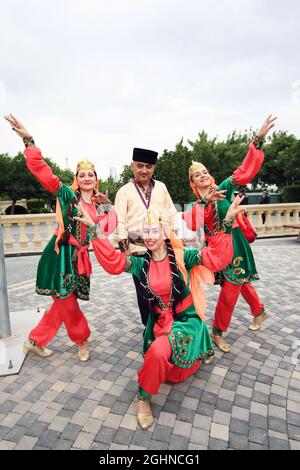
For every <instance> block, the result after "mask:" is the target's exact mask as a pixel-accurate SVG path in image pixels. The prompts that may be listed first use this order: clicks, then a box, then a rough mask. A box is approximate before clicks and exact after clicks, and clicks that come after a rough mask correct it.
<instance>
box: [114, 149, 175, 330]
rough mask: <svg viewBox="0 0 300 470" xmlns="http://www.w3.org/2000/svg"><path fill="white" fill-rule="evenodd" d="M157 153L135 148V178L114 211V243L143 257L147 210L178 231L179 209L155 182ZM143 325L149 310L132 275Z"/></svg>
mask: <svg viewBox="0 0 300 470" xmlns="http://www.w3.org/2000/svg"><path fill="white" fill-rule="evenodd" d="M157 156H158V153H157V152H154V151H152V150H146V149H141V148H134V149H133V157H132V163H131V170H132V173H133V179H132V180H131V181H130V182H129V183H127V184H125V185H124V186H122V188H120V189H119V191H118V192H117V194H116V199H115V210H116V212H117V215H118V227H117V230H116V232H115V241H116V242H117V243H118V244H119V247H120V249H121V250H122V251H129V252H130V253H131V255H133V256H143V255H144V254H145V253H146V251H147V250H146V248H145V245H144V242H143V239H142V221H143V220H144V218H145V216H146V214H147V211H148V210H151V209H152V210H153V209H154V210H155V209H156V210H158V209H159V211H160V213H161V214H162V216H163V219H164V221H165V222H166V223H167V224H168V225H169V226H170V228H171V229H172V230H175V229H176V214H177V211H176V208H175V206H174V204H173V202H172V199H171V197H170V195H169V193H168V190H167V188H166V186H165V184H164V183H161V182H160V181H156V180H154V179H153V173H154V170H155V164H156V160H157ZM133 280H134V283H135V287H136V291H137V299H138V304H139V309H140V313H141V319H142V323H143V324H144V325H146V324H147V320H148V315H149V307H148V303H147V302H146V301H145V300H144V298H143V296H142V294H141V287H140V282H139V280H138V279H137V278H136V277H135V276H133Z"/></svg>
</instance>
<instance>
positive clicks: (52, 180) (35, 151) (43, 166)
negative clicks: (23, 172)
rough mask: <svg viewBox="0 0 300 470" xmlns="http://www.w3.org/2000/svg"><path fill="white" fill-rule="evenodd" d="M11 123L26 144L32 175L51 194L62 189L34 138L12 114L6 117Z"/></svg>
mask: <svg viewBox="0 0 300 470" xmlns="http://www.w3.org/2000/svg"><path fill="white" fill-rule="evenodd" d="M5 119H6V120H7V121H8V122H9V123H10V125H11V127H12V129H13V131H15V132H16V134H18V136H19V137H21V139H22V140H23V142H24V144H25V147H26V148H25V151H24V154H25V156H26V165H27V168H28V169H29V171H30V173H32V174H33V176H35V178H36V179H37V180H38V181H39V182H40V183H41V185H42V186H43V187H44V188H45V189H46V190H47V191H50V192H52V193H53V192H55V191H57V189H58V188H59V187H60V184H61V183H60V179H59V178H58V176H56V175H54V174H53V172H52V170H51V168H50V166H49V165H48V164H47V163H46V162H45V161H44V160H43V157H42V154H41V151H40V149H39V148H37V147H36V146H35V143H34V140H33V137H32V136H31V134H30V133H29V132H28V131H27V130H26V128H25V127H24V125H23V124H22V123H21V122H20V121H19V120H18V119H17V118H16V117H15V116H13V115H12V114H9V115H7V116H5Z"/></svg>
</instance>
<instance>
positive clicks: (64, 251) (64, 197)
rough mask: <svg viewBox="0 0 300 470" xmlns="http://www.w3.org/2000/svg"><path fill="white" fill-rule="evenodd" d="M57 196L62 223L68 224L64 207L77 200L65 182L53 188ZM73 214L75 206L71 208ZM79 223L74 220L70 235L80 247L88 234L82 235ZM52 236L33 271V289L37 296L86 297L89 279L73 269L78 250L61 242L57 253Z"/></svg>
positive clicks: (87, 243)
mask: <svg viewBox="0 0 300 470" xmlns="http://www.w3.org/2000/svg"><path fill="white" fill-rule="evenodd" d="M56 196H57V198H58V199H59V202H60V206H61V211H62V216H63V220H64V226H65V227H68V225H69V217H68V209H69V206H70V204H71V201H72V200H73V202H75V201H76V200H77V198H76V195H75V193H74V191H73V190H72V189H71V188H70V187H69V186H67V185H66V184H61V186H60V188H59V189H58V190H57V191H56ZM73 215H75V216H76V215H77V209H76V208H74V209H73ZM81 226H82V224H81V222H75V224H74V225H73V227H72V229H71V232H70V233H71V234H72V235H73V236H74V237H75V238H76V240H77V241H78V242H79V244H80V245H81V246H86V245H89V238H88V234H86V235H85V236H83V237H82V233H81ZM55 242H56V235H53V237H52V238H51V240H50V241H49V243H48V245H47V246H46V247H45V249H44V251H43V253H42V256H41V258H40V261H39V264H38V270H37V281H36V292H37V293H38V294H40V295H51V296H55V297H56V298H57V299H65V298H67V297H68V296H69V295H71V294H73V293H75V294H76V296H77V297H78V298H79V299H81V300H88V299H89V292H90V279H89V277H87V276H85V275H79V274H78V270H77V261H78V250H77V248H76V247H75V246H74V245H71V244H61V245H60V247H59V254H58V255H57V254H56V252H55Z"/></svg>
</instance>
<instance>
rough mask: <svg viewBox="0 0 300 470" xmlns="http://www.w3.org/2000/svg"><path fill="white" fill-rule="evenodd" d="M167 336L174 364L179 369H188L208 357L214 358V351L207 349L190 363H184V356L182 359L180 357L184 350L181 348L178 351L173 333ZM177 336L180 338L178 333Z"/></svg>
mask: <svg viewBox="0 0 300 470" xmlns="http://www.w3.org/2000/svg"><path fill="white" fill-rule="evenodd" d="M181 335H182V336H184V335H183V334H182V333H181ZM168 336H169V339H170V342H171V346H172V351H173V355H174V360H175V364H176V365H178V366H179V367H184V368H188V367H191V366H192V365H194V364H196V362H198V361H202V360H204V359H207V358H208V357H210V356H214V350H213V349H209V350H208V351H206V352H204V353H202V354H199V356H197V357H195V358H194V359H192V360H191V361H186V360H184V359H183V357H184V355H183V357H182V356H181V352H183V353H185V349H186V348H181V349H180V350H179V351H178V350H177V344H176V339H175V335H174V333H173V332H171V333H170V334H169V335H168ZM178 336H180V334H179V333H178Z"/></svg>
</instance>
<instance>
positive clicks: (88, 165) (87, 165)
mask: <svg viewBox="0 0 300 470" xmlns="http://www.w3.org/2000/svg"><path fill="white" fill-rule="evenodd" d="M79 170H93V171H95V165H94V163H92V162H90V161H89V160H87V159H86V158H85V159H83V160H81V161H80V162H78V164H77V168H76V171H79Z"/></svg>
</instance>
